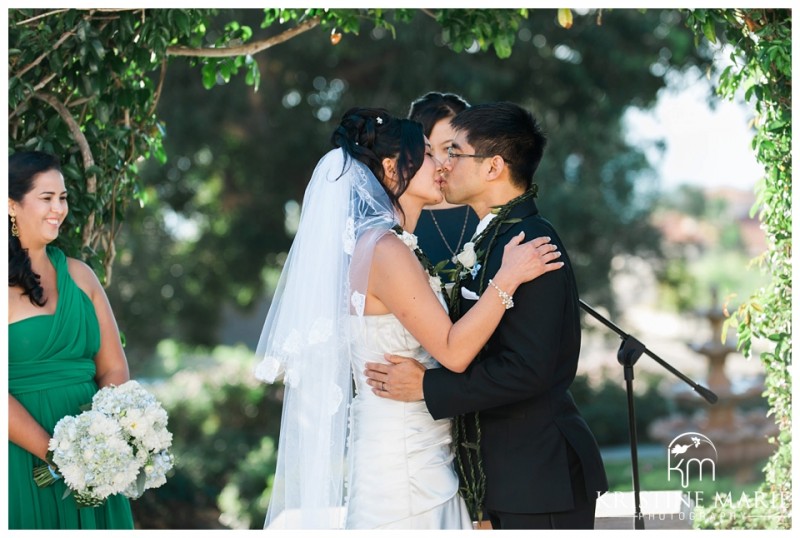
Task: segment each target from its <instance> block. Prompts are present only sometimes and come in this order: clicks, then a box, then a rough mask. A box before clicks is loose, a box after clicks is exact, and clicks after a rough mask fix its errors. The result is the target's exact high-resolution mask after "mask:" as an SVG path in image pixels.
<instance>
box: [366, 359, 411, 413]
mask: <svg viewBox="0 0 800 538" xmlns="http://www.w3.org/2000/svg"><path fill="white" fill-rule="evenodd" d="M384 358H385V359H386V360H387V361H389V364H385V363H380V362H368V363H367V367H366V369H365V370H364V375H365V376H367V383H368V384H369V385H370V386H371V387H372V392H374V393H375V394H376V395H377V396H380V397H381V398H388V399H390V400H399V401H402V402H415V401H417V400H422V399H423V394H422V376H423V375H424V374H425V367H424V366H423V365H422V364H420V363H419V362H418V361H416V360H415V359H411V358H408V357H401V356H399V355H390V354H388V353H387V354H386V355H384Z"/></svg>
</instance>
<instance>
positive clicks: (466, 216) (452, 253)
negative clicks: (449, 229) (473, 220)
mask: <svg viewBox="0 0 800 538" xmlns="http://www.w3.org/2000/svg"><path fill="white" fill-rule="evenodd" d="M427 211H428V213H429V214H430V216H431V220H432V221H433V225H434V226H436V231H437V232H439V237H441V238H442V242H444V246H445V247H447V250H449V251H450V256H451V257H452V256H455V255H456V252H458V249H460V248H461V242H462V241H463V240H464V232H466V230H467V221H468V220H469V206H464V224H463V225H462V226H461V235H460V236H459V237H458V243H456V248H451V247H450V243H448V242H447V237H445V235H444V232H442V229H441V228H440V227H439V223H438V222H437V221H436V217H435V216H434V213H435V212H436V210H435V209H428V210H427Z"/></svg>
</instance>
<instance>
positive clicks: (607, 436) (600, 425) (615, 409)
mask: <svg viewBox="0 0 800 538" xmlns="http://www.w3.org/2000/svg"><path fill="white" fill-rule="evenodd" d="M621 379H622V367H620V369H619V371H605V372H604V373H603V376H602V381H600V383H599V384H592V383H591V382H590V381H589V379H588V378H587V377H586V376H577V377H576V378H575V381H574V382H573V383H572V385H571V386H570V392H571V393H572V396H573V398H574V399H575V403H576V405H577V406H578V409H580V410H581V414H582V415H583V418H584V419H585V420H586V423H587V424H589V427H590V428H591V429H592V433H594V436H595V438H596V439H597V443H598V444H599V445H600V446H615V445H625V444H627V443H629V442H630V432H629V431H628V395H627V392H626V390H625V385H624V384H621ZM660 380H661V378H660V377H656V376H642V377H640V378H638V379H636V380H635V381H634V396H633V402H634V403H633V405H634V411H635V413H636V432H637V438H638V440H639V442H640V443H641V442H647V441H651V439H650V437H649V436H648V433H647V430H648V426H649V425H650V424H652V423H653V422H654V421H655V420H656V419H658V418H662V417H665V416H667V415H668V414H669V413H670V411H671V409H670V408H669V405H668V403H667V401H666V400H665V399H664V396H663V395H662V394H661V393H660V392H659V389H658V386H659V384H660Z"/></svg>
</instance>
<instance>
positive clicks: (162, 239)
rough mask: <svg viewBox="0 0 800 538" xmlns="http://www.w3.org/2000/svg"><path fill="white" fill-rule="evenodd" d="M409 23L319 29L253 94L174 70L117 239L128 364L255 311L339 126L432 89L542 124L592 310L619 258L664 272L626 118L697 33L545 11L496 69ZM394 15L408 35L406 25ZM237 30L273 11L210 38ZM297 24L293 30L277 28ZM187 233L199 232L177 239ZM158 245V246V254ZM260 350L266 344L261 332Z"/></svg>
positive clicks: (401, 109) (542, 175) (182, 65)
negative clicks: (650, 262) (155, 148)
mask: <svg viewBox="0 0 800 538" xmlns="http://www.w3.org/2000/svg"><path fill="white" fill-rule="evenodd" d="M301 11H302V10H301ZM351 11H353V12H354V13H355V12H358V10H351ZM462 11H463V10H456V12H457V14H458V13H461V12H462ZM488 11H492V10H488ZM413 13H414V14H415V15H414V17H413V19H412V20H411V21H410V22H408V25H407V26H406V27H405V28H404V29H403V31H399V30H398V32H397V35H396V37H392V35H391V33H390V32H389V31H388V30H387V29H386V28H384V27H378V28H377V29H376V28H375V27H374V24H373V23H372V21H371V20H367V19H364V18H360V19H358V20H360V21H361V28H362V29H361V31H360V32H359V33H358V34H356V33H355V32H352V33H347V34H344V37H342V38H341V41H340V42H339V43H338V45H336V46H333V45H332V44H331V40H330V39H329V31H331V30H332V29H328V30H327V31H323V30H322V29H321V28H316V29H314V30H311V31H309V32H307V33H305V34H303V35H301V36H299V37H296V38H293V39H291V40H289V41H287V42H285V43H283V44H282V45H281V46H280V47H274V48H272V49H270V51H269V53H268V54H265V55H263V56H260V57H259V58H258V61H259V65H260V69H261V72H262V78H261V87H260V88H259V91H258V92H257V93H253V92H252V89H251V88H249V87H247V86H246V84H245V81H244V80H243V77H239V78H232V79H231V82H230V83H229V84H226V85H221V86H216V87H215V88H214V89H213V91H206V90H205V89H204V87H203V86H202V84H201V77H200V75H199V73H198V71H197V69H193V68H191V66H189V65H188V62H181V61H175V62H174V63H173V64H171V65H170V74H169V77H167V79H166V81H165V84H164V88H163V92H162V96H161V99H160V101H159V108H158V114H159V117H160V119H161V121H163V122H164V124H165V126H166V135H165V138H164V147H165V150H166V152H167V154H168V155H169V161H168V162H167V163H166V164H165V165H161V164H160V163H158V162H154V161H149V162H147V163H145V164H144V165H143V166H142V167H141V171H142V181H143V183H144V184H145V192H146V193H148V195H149V196H150V200H151V204H150V206H149V207H148V208H147V209H146V210H144V211H143V210H142V209H140V208H132V210H131V212H130V213H129V214H128V215H127V216H126V219H127V220H126V222H127V226H126V228H125V230H124V231H123V232H121V234H120V236H119V239H118V241H117V248H118V252H119V258H120V260H125V261H124V262H123V263H120V264H118V265H117V267H116V268H115V271H116V273H115V274H116V276H117V278H119V279H120V282H121V285H123V284H124V287H125V288H126V289H128V288H130V289H134V290H136V291H135V293H132V294H128V293H126V294H124V295H123V294H122V293H117V292H115V291H114V290H109V295H114V297H113V298H112V304H113V305H114V309H115V313H117V315H118V318H119V320H120V323H121V325H123V326H125V330H126V332H130V334H131V338H130V339H129V341H130V344H129V348H128V350H129V354H130V356H136V357H137V358H138V357H148V356H149V355H150V350H149V349H148V348H150V347H151V346H153V345H155V342H157V338H156V337H157V336H158V335H159V334H161V337H164V336H166V335H175V337H176V338H180V339H182V340H184V341H187V342H191V343H196V344H203V345H214V344H215V343H216V337H217V336H216V332H215V330H214V329H215V328H216V326H217V320H218V319H219V316H220V312H221V309H220V304H224V305H226V306H227V305H231V304H233V306H235V307H237V308H239V309H243V310H246V311H251V310H252V308H253V307H255V306H257V301H259V300H261V298H263V297H264V296H265V295H268V290H267V289H265V285H264V282H263V280H262V274H263V269H264V268H265V267H269V268H278V269H279V268H280V266H281V263H282V260H283V259H284V257H285V252H286V251H287V250H288V249H289V246H290V245H291V240H292V236H293V231H292V229H291V227H290V226H288V227H287V223H288V222H287V221H290V220H291V219H292V218H293V217H292V215H294V218H296V216H297V215H298V214H299V202H300V201H301V200H302V197H303V192H304V189H305V186H306V184H307V182H308V179H309V177H310V176H311V173H312V171H313V168H314V165H315V163H316V160H317V159H318V158H319V157H320V156H321V155H323V154H324V153H325V152H326V151H327V150H328V149H329V148H330V142H329V138H330V134H331V132H332V130H333V128H334V125H335V123H336V122H337V120H338V118H339V116H340V115H341V114H342V113H343V112H344V111H345V110H346V109H347V108H349V107H350V106H357V105H360V106H364V105H369V106H385V107H387V108H388V109H389V110H392V111H394V112H395V113H396V114H398V115H403V114H405V113H406V111H407V109H408V105H409V103H410V101H411V100H413V99H415V98H417V97H419V95H421V94H422V93H424V92H426V91H429V90H431V89H439V90H448V91H457V92H459V93H462V94H463V95H464V96H465V97H467V98H468V99H469V100H470V101H472V102H486V101H493V100H510V101H514V102H519V103H521V104H523V105H525V106H526V107H528V108H529V109H531V110H533V111H534V112H536V113H537V115H539V116H540V118H541V119H542V121H543V122H544V123H545V125H546V129H547V131H548V135H549V138H550V143H549V145H548V148H547V153H546V155H545V158H544V160H543V162H542V165H541V167H540V170H539V171H538V172H537V177H538V178H539V181H538V183H539V193H540V194H539V205H540V207H541V208H542V211H543V213H544V214H545V215H546V216H547V218H548V219H550V220H551V221H552V222H553V223H554V224H555V225H556V226H557V228H558V230H559V234H560V235H561V237H562V239H563V240H564V242H565V243H566V244H567V245H568V248H569V251H570V255H571V259H572V262H573V264H574V265H575V266H576V271H577V276H578V282H579V284H580V287H581V295H582V297H584V298H585V299H586V300H588V301H590V302H592V303H597V304H602V305H604V306H607V307H608V308H609V309H611V310H612V311H613V308H614V307H613V300H612V295H611V293H610V291H609V288H608V282H609V276H608V274H609V267H610V264H611V260H612V259H613V257H614V256H616V255H618V254H621V253H636V254H639V255H643V256H656V255H657V250H656V247H655V245H657V244H658V240H657V237H656V233H655V231H654V230H653V229H652V227H650V225H649V224H648V220H649V215H650V207H651V205H652V200H653V199H655V196H656V191H655V187H656V186H655V184H654V183H653V182H650V181H649V180H650V179H652V176H647V170H648V169H647V163H646V161H645V159H644V157H643V155H642V154H641V151H640V150H638V149H637V148H633V147H630V146H628V145H627V144H626V143H625V142H624V140H623V139H624V136H623V132H622V129H621V124H620V118H621V116H622V114H623V113H624V110H625V107H626V106H629V105H630V103H636V104H637V105H641V106H646V105H647V104H648V103H651V102H654V100H655V96H656V92H657V91H658V89H659V88H661V87H663V85H664V79H663V78H662V77H659V76H654V75H652V74H651V73H650V72H649V71H648V69H647V66H650V65H652V64H653V63H654V62H662V61H663V60H662V58H663V57H664V55H663V54H662V52H663V50H664V49H665V48H668V49H669V50H671V51H672V52H671V54H672V56H671V57H672V58H675V59H676V60H680V61H685V62H687V63H690V64H691V63H695V62H698V61H700V60H698V58H696V57H694V56H688V57H687V53H686V50H687V48H688V49H692V45H691V34H690V32H689V31H688V30H685V29H683V28H681V27H680V26H677V27H676V26H675V25H678V24H679V22H680V20H679V19H677V18H676V17H675V16H674V12H671V11H670V12H669V13H670V14H671V15H670V16H669V17H667V16H666V15H665V14H659V13H655V12H651V13H650V14H646V15H644V16H643V15H642V14H639V13H637V12H630V11H626V10H621V11H615V12H614V13H613V16H612V15H609V16H607V17H606V19H605V21H604V26H603V27H598V26H597V25H596V24H595V22H594V20H593V19H592V20H578V21H576V23H575V25H574V26H573V29H572V30H570V31H569V32H567V31H565V30H564V29H563V28H560V27H558V26H557V25H556V24H555V23H554V21H555V11H554V10H541V11H540V10H536V11H532V12H531V15H530V17H529V18H527V19H521V20H520V26H519V30H518V32H517V33H518V34H519V36H521V37H519V38H518V40H517V42H516V43H515V45H514V48H515V54H513V55H512V56H511V57H509V58H506V59H503V60H500V59H498V58H497V57H496V55H494V54H482V53H480V52H479V51H478V52H476V53H462V54H456V53H455V52H454V51H453V50H451V48H450V47H449V46H447V45H446V44H445V43H444V41H443V39H442V30H441V26H439V24H438V23H437V22H436V20H434V19H433V18H432V17H430V16H428V15H427V14H426V13H423V12H421V11H418V10H414V11H413ZM284 15H285V16H288V15H286V13H285V12H284ZM301 16H302V14H300V13H298V19H297V20H298V21H299V17H301ZM451 16H455V15H451ZM387 17H388V18H389V20H390V21H391V22H392V24H394V25H396V26H397V27H398V28H399V27H400V23H399V22H397V20H396V19H397V17H398V12H395V11H392V12H390V13H389V14H388V15H387ZM643 17H644V18H643ZM231 19H234V20H238V21H239V22H240V24H241V25H242V26H248V27H251V28H254V29H255V28H258V27H259V25H260V24H262V20H263V12H261V11H259V10H244V11H237V12H225V13H222V14H220V16H219V17H218V18H217V19H214V20H213V21H212V22H211V23H210V24H212V27H211V28H210V30H209V31H210V32H212V33H213V32H215V31H216V30H215V29H214V26H213V25H217V26H219V27H220V28H222V27H223V26H224V24H225V23H227V21H229V20H231ZM277 20H278V19H275V24H277ZM307 21H308V19H305V22H307ZM294 24H295V22H294V20H289V19H287V20H286V21H285V23H284V25H283V26H285V27H287V28H293V27H296V26H293V25H294ZM337 24H341V23H337ZM283 26H282V27H283ZM670 28H673V30H670ZM272 31H273V32H275V31H277V29H276V28H272ZM339 31H342V32H343V31H344V30H339ZM654 33H655V34H658V35H659V36H662V37H660V38H653V37H652V36H653V34H654ZM278 35H280V34H278ZM606 41H608V42H610V43H612V44H613V47H619V48H620V49H622V50H623V51H624V52H623V53H622V54H620V58H619V61H615V62H614V63H612V64H609V63H608V62H607V61H606V60H605V57H601V56H597V55H595V54H592V51H593V50H596V49H597V48H598V47H601V46H603V47H605V46H606V45H604V43H605V42H606ZM643 43H644V44H643ZM613 47H612V48H613ZM556 48H558V50H559V51H560V50H561V49H565V50H572V51H573V54H574V58H573V57H572V56H570V57H569V58H568V59H555V58H554V50H555V49H556ZM405 65H413V66H414V72H415V73H426V75H425V76H420V77H417V76H409V73H408V70H406V69H403V68H399V67H398V66H405ZM670 65H671V64H669V63H667V64H665V68H666V67H670ZM671 68H675V67H674V66H672V67H671ZM615 79H616V80H626V81H628V82H629V83H628V84H625V85H618V84H615V83H614V80H615ZM199 110H202V114H201V113H198V111H199ZM586 118H593V120H592V121H586ZM151 210H152V211H151ZM144 213H147V215H145V214H144ZM150 217H152V218H150ZM176 220H178V221H179V222H180V223H187V224H188V227H189V228H192V229H193V230H194V233H191V234H188V235H184V234H178V233H175V229H176V226H175V225H174V224H173V223H174V222H175V221H176ZM167 222H169V226H167V225H166V223H167ZM587 222H602V223H603V225H602V226H587V225H586V223H587ZM181 226H183V224H181ZM151 233H156V237H154V238H153V239H152V240H151V241H147V240H146V239H145V238H146V237H148V236H149V234H151ZM140 249H141V250H140ZM158 256H163V260H162V262H161V263H159V262H158ZM158 266H161V268H159V267H158ZM172 266H175V267H176V270H177V272H178V275H177V276H173V274H172V273H171V272H170V271H169V267H172ZM165 291H166V292H168V293H167V295H164V292H165ZM170 293H171V294H172V295H170ZM148 301H149V302H148ZM145 312H147V313H148V314H149V315H147V316H145V315H144V313H145ZM137 326H138V327H137ZM252 334H253V337H254V338H257V330H254V331H252ZM134 335H141V336H142V338H137V337H135V336H134ZM245 341H246V342H248V343H250V344H252V345H254V344H255V342H253V341H252V340H250V341H248V340H245ZM134 347H136V348H139V349H137V351H136V353H135V355H134V354H133V348H134ZM141 348H145V349H141Z"/></svg>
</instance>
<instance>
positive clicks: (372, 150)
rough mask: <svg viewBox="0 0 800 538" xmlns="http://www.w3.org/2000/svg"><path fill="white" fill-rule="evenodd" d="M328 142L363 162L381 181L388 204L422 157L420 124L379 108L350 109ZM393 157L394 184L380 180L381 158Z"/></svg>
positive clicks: (401, 191)
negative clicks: (395, 172) (395, 181)
mask: <svg viewBox="0 0 800 538" xmlns="http://www.w3.org/2000/svg"><path fill="white" fill-rule="evenodd" d="M331 143H332V144H333V146H334V147H336V148H342V149H343V150H344V151H345V153H346V154H347V155H349V156H350V157H352V158H354V159H357V160H358V161H360V162H362V163H364V164H365V165H366V166H367V167H368V168H369V169H370V170H371V171H372V173H373V174H375V177H376V178H378V181H380V182H381V185H382V186H383V189H384V190H385V191H386V194H388V195H389V199H390V200H391V201H392V204H394V205H395V206H398V202H397V200H398V198H399V197H400V196H401V195H402V194H403V193H404V192H405V191H406V189H407V188H408V183H409V182H410V181H411V178H412V177H414V174H416V173H417V171H418V170H419V169H420V167H421V166H422V161H423V160H424V159H425V138H424V136H423V133H422V125H420V124H419V123H417V122H415V121H411V120H407V119H400V118H395V117H394V116H392V115H390V114H389V112H388V111H387V110H386V109H383V108H358V107H356V108H351V109H350V110H348V111H347V112H345V113H344V116H342V121H341V122H340V123H339V126H338V127H336V130H335V131H333V135H331ZM387 157H388V158H391V159H393V158H397V185H396V187H395V188H394V189H390V188H389V187H388V186H387V185H386V183H385V182H384V179H385V178H384V173H383V163H382V161H383V159H385V158H387Z"/></svg>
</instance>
